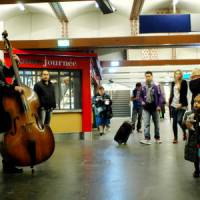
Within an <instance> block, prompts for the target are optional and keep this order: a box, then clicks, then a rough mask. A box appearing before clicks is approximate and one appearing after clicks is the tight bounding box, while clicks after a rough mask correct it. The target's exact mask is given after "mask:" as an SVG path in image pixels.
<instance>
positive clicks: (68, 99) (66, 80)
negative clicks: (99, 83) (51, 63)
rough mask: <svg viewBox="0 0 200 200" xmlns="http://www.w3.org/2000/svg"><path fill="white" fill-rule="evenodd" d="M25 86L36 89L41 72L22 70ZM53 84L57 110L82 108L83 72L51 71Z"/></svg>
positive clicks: (21, 74)
mask: <svg viewBox="0 0 200 200" xmlns="http://www.w3.org/2000/svg"><path fill="white" fill-rule="evenodd" d="M19 73H20V77H21V81H22V82H23V84H25V85H27V86H29V87H30V88H32V89H33V88H34V85H35V83H37V82H38V81H40V74H41V71H40V70H35V71H32V70H20V72H19ZM49 74H50V79H51V82H52V83H53V84H54V87H55V94H56V109H61V110H66V109H67V110H73V109H81V108H82V106H81V105H82V100H81V97H82V95H81V91H82V89H81V71H79V70H73V71H69V70H63V71H56V70H54V71H52V70H51V71H49Z"/></svg>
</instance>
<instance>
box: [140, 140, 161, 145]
mask: <svg viewBox="0 0 200 200" xmlns="http://www.w3.org/2000/svg"><path fill="white" fill-rule="evenodd" d="M140 143H141V144H147V145H151V144H152V142H151V140H148V139H144V140H140ZM155 143H156V144H161V143H162V140H161V139H155Z"/></svg>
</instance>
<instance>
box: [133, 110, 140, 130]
mask: <svg viewBox="0 0 200 200" xmlns="http://www.w3.org/2000/svg"><path fill="white" fill-rule="evenodd" d="M136 121H137V130H140V129H141V127H142V108H137V109H134V108H133V113H132V122H133V130H135V124H136Z"/></svg>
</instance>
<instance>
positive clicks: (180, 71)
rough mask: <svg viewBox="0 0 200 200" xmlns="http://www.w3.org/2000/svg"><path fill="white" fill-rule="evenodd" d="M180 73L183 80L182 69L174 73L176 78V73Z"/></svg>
mask: <svg viewBox="0 0 200 200" xmlns="http://www.w3.org/2000/svg"><path fill="white" fill-rule="evenodd" d="M177 72H179V73H180V74H181V80H182V78H183V71H182V70H180V69H177V70H176V71H175V72H174V78H175V77H176V73H177Z"/></svg>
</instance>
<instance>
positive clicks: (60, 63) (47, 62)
mask: <svg viewBox="0 0 200 200" xmlns="http://www.w3.org/2000/svg"><path fill="white" fill-rule="evenodd" d="M43 66H44V67H48V66H65V67H75V66H77V62H76V61H67V60H48V59H47V58H46V57H45V60H44V65H43Z"/></svg>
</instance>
